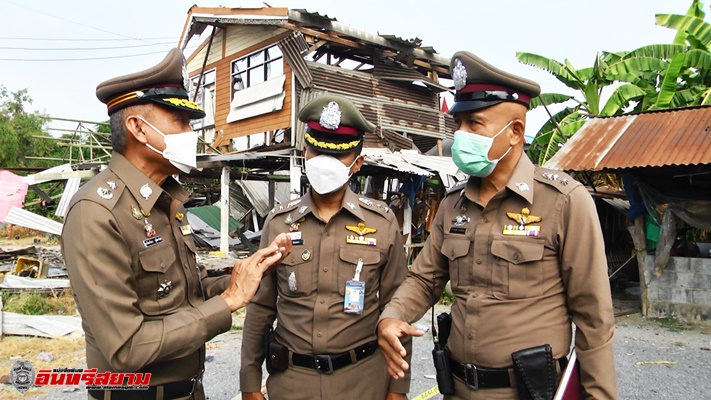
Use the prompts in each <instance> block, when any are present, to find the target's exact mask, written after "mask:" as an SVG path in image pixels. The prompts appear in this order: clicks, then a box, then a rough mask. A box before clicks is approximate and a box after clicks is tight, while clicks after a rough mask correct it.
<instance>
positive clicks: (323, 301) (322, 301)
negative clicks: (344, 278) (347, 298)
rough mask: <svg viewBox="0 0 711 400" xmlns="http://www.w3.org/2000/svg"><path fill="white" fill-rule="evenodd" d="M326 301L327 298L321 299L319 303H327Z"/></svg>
mask: <svg viewBox="0 0 711 400" xmlns="http://www.w3.org/2000/svg"><path fill="white" fill-rule="evenodd" d="M325 302H326V300H321V301H319V303H321V304H323V303H325ZM319 335H320V333H319Z"/></svg>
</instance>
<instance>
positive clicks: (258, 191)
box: [236, 181, 289, 217]
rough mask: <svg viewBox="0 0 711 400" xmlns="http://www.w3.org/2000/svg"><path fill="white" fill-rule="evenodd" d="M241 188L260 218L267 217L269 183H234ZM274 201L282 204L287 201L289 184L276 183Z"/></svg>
mask: <svg viewBox="0 0 711 400" xmlns="http://www.w3.org/2000/svg"><path fill="white" fill-rule="evenodd" d="M236 182H237V184H238V185H239V186H240V187H241V188H242V191H243V192H244V194H245V196H247V198H248V199H249V201H250V202H251V203H252V205H253V206H254V208H255V209H256V210H257V213H258V214H259V215H261V216H262V217H263V216H265V215H267V213H268V212H269V210H271V208H270V207H269V182H264V181H236ZM274 192H275V193H274V201H275V204H276V203H283V202H285V201H287V202H288V201H289V182H276V184H275V190H274Z"/></svg>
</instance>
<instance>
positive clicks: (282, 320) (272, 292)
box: [240, 189, 409, 398]
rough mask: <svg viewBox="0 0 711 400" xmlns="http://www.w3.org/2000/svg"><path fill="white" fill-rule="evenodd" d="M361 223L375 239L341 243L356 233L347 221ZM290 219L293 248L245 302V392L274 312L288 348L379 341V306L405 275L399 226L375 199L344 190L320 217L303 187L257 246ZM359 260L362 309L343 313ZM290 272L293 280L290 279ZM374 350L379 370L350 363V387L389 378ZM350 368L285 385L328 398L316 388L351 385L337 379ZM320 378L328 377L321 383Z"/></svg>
mask: <svg viewBox="0 0 711 400" xmlns="http://www.w3.org/2000/svg"><path fill="white" fill-rule="evenodd" d="M359 223H365V226H364V227H365V228H372V231H371V232H369V233H367V234H365V235H363V236H364V240H372V241H373V243H372V244H373V245H365V244H353V243H347V242H346V237H347V236H353V239H357V237H358V236H359V235H358V234H357V233H355V232H353V231H350V230H348V229H347V228H346V227H347V226H351V227H353V228H355V227H357V226H358V224H359ZM291 224H298V231H295V232H293V234H295V235H296V236H292V243H293V248H292V252H291V254H290V255H289V256H288V257H287V258H286V259H285V260H284V261H283V262H282V264H280V265H279V266H278V267H277V269H276V271H275V272H274V273H273V274H271V275H268V276H266V277H264V278H263V280H262V283H261V285H260V287H259V290H258V292H257V294H256V296H255V297H254V298H253V299H252V301H251V303H250V304H249V305H248V306H247V316H246V320H245V324H244V339H243V342H242V365H241V370H240V386H241V390H242V391H243V392H256V391H259V390H260V388H261V382H262V362H263V360H264V351H263V339H262V338H263V333H264V327H265V326H266V325H271V324H272V323H273V321H274V319H275V318H276V319H277V321H278V323H277V327H276V329H275V336H276V340H277V341H278V342H279V343H281V344H283V345H285V346H286V347H288V348H289V350H291V351H293V352H295V353H300V354H309V355H320V354H337V353H343V352H346V351H349V350H351V349H354V348H355V347H357V346H360V345H362V344H364V343H367V342H369V341H373V340H376V324H377V322H378V317H379V316H380V312H381V311H382V310H383V308H384V307H385V304H386V303H387V302H388V301H389V300H390V298H391V297H392V295H393V293H394V292H395V289H396V288H397V287H398V286H399V285H400V284H401V283H402V281H403V280H404V279H405V277H406V276H407V261H406V258H405V252H404V247H403V244H402V236H401V232H400V228H399V227H398V224H397V220H396V219H395V216H394V215H393V213H392V212H391V211H390V210H389V209H388V208H387V205H385V204H384V203H382V202H380V201H377V200H372V199H369V198H365V197H362V196H359V195H356V194H355V193H353V192H352V191H351V190H350V189H347V190H346V194H345V196H344V198H343V202H342V205H341V209H340V211H338V212H337V213H336V214H335V215H334V216H333V217H332V218H331V219H330V220H329V222H328V223H325V222H324V221H323V220H322V219H321V218H319V217H318V216H317V214H316V210H315V206H314V203H313V200H312V198H311V195H310V193H308V194H306V195H305V196H303V197H301V198H300V199H296V200H293V201H291V202H290V203H288V204H286V205H280V206H277V208H276V209H274V210H272V212H271V213H270V215H269V218H268V219H267V221H266V223H265V225H264V229H263V233H262V240H261V243H262V246H264V245H267V244H269V243H271V241H272V240H273V239H274V237H276V236H277V235H278V234H280V233H282V232H289V231H290V228H291V229H292V230H293V229H294V228H293V227H292V225H291ZM299 236H300V239H299V238H298V237H299ZM295 238H296V239H295ZM359 260H362V262H363V268H362V272H361V273H360V281H363V282H365V301H364V310H363V313H362V314H347V313H345V312H344V311H343V299H344V295H345V289H346V281H349V280H352V279H354V274H355V270H356V265H357V264H358V261H359ZM290 276H292V278H291V280H292V283H293V284H295V287H294V286H293V285H292V287H290V285H289V281H290V278H289V277H290ZM376 353H379V350H378V351H377V352H376ZM375 356H378V357H380V360H381V365H382V368H381V370H382V371H381V372H378V371H374V370H372V369H370V368H365V369H363V368H360V367H358V365H360V364H363V365H366V363H364V361H366V360H362V361H360V362H358V363H356V364H355V365H354V366H353V367H354V368H356V370H357V373H356V374H355V375H354V376H353V378H352V379H353V380H354V381H355V382H356V383H357V384H358V385H360V389H357V390H356V392H355V393H361V392H360V391H364V390H367V388H366V386H368V385H377V383H375V381H377V380H389V377H388V375H387V370H386V368H385V362H384V359H383V358H382V355H380V354H376V355H373V356H370V357H369V358H371V357H375ZM292 368H300V367H290V369H289V370H288V371H285V372H281V373H276V374H274V375H272V376H273V377H274V376H278V375H280V374H285V373H288V372H289V371H291V370H292ZM349 368H350V367H347V368H344V369H342V370H338V371H335V372H334V373H333V374H332V375H321V376H320V377H319V374H318V373H316V372H315V371H313V372H314V373H313V374H311V375H310V377H311V378H313V379H307V378H305V379H302V380H301V384H300V385H299V386H298V387H290V388H288V389H286V390H289V391H293V392H298V393H299V395H303V396H304V398H319V397H322V398H327V397H328V396H325V395H323V393H325V392H322V391H321V389H323V388H324V387H326V386H329V387H330V389H331V390H334V391H335V393H340V392H339V390H340V389H342V388H343V387H348V386H341V384H340V383H339V379H341V378H339V376H342V375H343V374H342V371H344V370H347V369H349ZM270 379H271V378H270ZM319 379H329V380H330V381H329V382H328V384H326V381H325V380H319ZM319 382H323V383H319ZM383 383H384V386H383V387H387V385H388V383H387V381H384V382H383ZM350 384H351V385H352V384H353V383H352V382H351V383H350ZM408 389H409V376H408V377H407V378H405V379H399V380H393V381H392V382H390V383H389V390H390V391H392V392H398V393H407V391H408ZM269 390H270V394H271V395H279V396H285V393H272V389H271V388H269ZM365 393H367V392H365ZM307 394H308V395H307ZM341 394H342V393H341ZM287 397H288V396H287ZM288 398H293V397H288Z"/></svg>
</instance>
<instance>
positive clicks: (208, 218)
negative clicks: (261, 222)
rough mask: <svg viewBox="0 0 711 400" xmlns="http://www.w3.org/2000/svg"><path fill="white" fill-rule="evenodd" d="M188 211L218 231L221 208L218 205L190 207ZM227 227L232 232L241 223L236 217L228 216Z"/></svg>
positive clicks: (240, 226) (240, 225)
mask: <svg viewBox="0 0 711 400" xmlns="http://www.w3.org/2000/svg"><path fill="white" fill-rule="evenodd" d="M188 213H192V214H193V215H195V216H196V217H198V218H200V219H201V220H203V221H204V222H205V223H206V224H208V225H209V226H210V227H212V229H214V230H216V231H219V230H220V227H221V224H222V222H221V219H222V215H221V214H222V210H221V209H220V207H218V206H201V207H191V208H189V209H188ZM228 228H229V230H230V232H234V231H236V230H237V229H239V228H242V224H241V223H240V222H239V221H237V220H236V219H234V218H232V216H230V217H229V225H228Z"/></svg>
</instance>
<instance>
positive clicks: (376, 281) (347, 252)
mask: <svg viewBox="0 0 711 400" xmlns="http://www.w3.org/2000/svg"><path fill="white" fill-rule="evenodd" d="M339 258H340V265H338V266H337V268H338V274H337V276H338V282H336V284H337V285H338V293H340V294H341V295H342V296H345V295H346V282H348V281H352V280H353V278H355V271H356V268H357V266H358V261H363V269H362V270H361V271H360V277H359V278H358V279H359V280H360V281H361V282H365V293H366V294H369V293H372V292H373V291H374V290H376V291H377V290H380V264H381V260H382V257H381V254H380V251H379V250H377V249H373V248H365V246H361V247H360V248H357V249H356V248H355V247H354V245H350V246H344V247H341V249H340V252H339Z"/></svg>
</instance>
